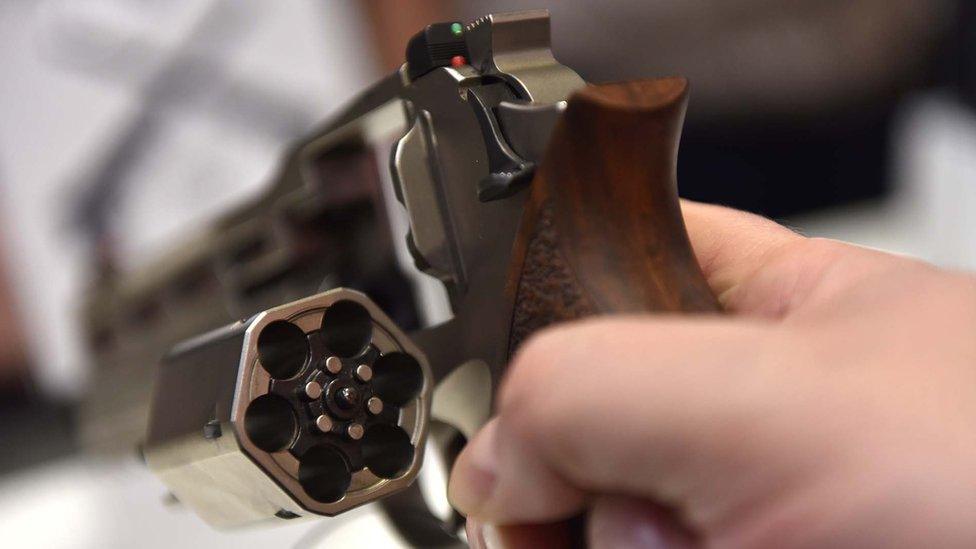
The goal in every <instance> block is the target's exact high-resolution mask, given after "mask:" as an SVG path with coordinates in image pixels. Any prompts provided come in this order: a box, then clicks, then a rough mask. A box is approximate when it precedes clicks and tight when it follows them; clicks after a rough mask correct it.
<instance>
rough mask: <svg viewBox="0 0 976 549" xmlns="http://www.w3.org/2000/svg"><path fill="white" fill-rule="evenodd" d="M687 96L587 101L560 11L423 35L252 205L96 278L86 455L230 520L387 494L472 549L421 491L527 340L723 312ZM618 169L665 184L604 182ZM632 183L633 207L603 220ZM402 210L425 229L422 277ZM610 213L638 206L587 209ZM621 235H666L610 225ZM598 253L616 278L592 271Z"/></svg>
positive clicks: (667, 86) (492, 18) (598, 95)
mask: <svg viewBox="0 0 976 549" xmlns="http://www.w3.org/2000/svg"><path fill="white" fill-rule="evenodd" d="M574 94H576V95H574ZM685 94H686V92H685V83H684V81H683V80H682V79H665V80H658V81H650V82H646V83H643V84H639V85H633V86H629V87H628V86H615V87H614V86H610V87H606V88H599V87H593V88H588V87H587V86H586V84H585V83H584V82H583V80H582V79H581V78H580V77H579V75H577V74H576V73H575V72H574V71H573V70H572V69H570V68H568V67H565V66H563V65H561V64H560V63H559V62H557V61H556V60H555V59H554V58H553V56H552V53H551V50H550V43H549V16H548V13H547V12H545V11H529V12H520V13H508V14H497V15H489V16H486V17H482V18H480V19H478V20H475V21H472V22H470V23H466V24H463V23H460V22H447V23H438V24H433V25H430V26H428V27H427V28H426V29H424V30H423V31H421V32H420V33H419V34H417V35H416V36H415V37H414V38H413V39H412V40H411V41H410V43H409V45H408V47H407V51H406V62H405V63H404V64H403V66H402V67H401V68H400V69H399V70H398V71H397V72H396V73H395V74H392V75H390V76H388V77H387V78H385V79H383V80H382V81H380V82H379V83H377V84H376V85H374V86H373V87H371V88H370V89H368V90H366V91H365V92H364V93H363V94H362V95H361V96H360V97H359V98H358V99H357V100H355V101H354V102H353V103H352V104H351V105H349V106H348V107H347V108H346V109H344V110H343V111H342V112H340V113H339V114H338V115H337V116H336V117H335V118H334V119H333V120H332V121H330V122H328V123H327V124H325V125H324V126H323V127H322V128H321V129H320V130H318V131H316V132H314V133H313V134H312V135H311V136H309V137H308V138H307V139H305V140H303V141H302V142H300V143H298V144H296V145H295V146H294V147H292V148H291V149H290V151H289V153H288V155H287V157H286V159H285V161H284V163H283V165H282V166H281V169H280V170H279V171H278V175H277V178H276V179H275V181H274V184H273V185H271V186H270V187H269V188H268V190H267V192H266V193H264V194H263V195H262V196H260V197H259V198H258V199H257V200H255V201H254V202H253V203H251V204H248V205H246V206H244V207H242V208H240V209H239V210H237V211H235V212H232V213H230V214H229V215H227V216H225V217H223V218H222V219H220V220H219V221H218V222H216V223H215V224H214V225H212V227H211V228H210V229H209V230H207V231H205V232H203V233H202V234H200V235H198V238H196V239H195V240H194V241H193V242H188V243H186V244H184V245H183V246H181V247H180V248H179V249H178V250H175V251H174V253H173V254H172V255H170V256H168V257H166V258H163V259H162V261H161V262H159V263H158V264H156V265H152V266H149V267H148V268H147V269H145V270H144V271H141V272H139V273H135V274H133V275H128V276H125V277H120V276H117V275H115V276H113V275H106V276H104V277H102V278H101V279H100V280H99V281H98V282H97V284H96V286H95V288H94V289H93V292H92V294H91V295H92V298H91V300H90V302H89V305H88V308H87V310H86V320H87V326H88V333H89V336H90V342H91V347H92V349H93V350H94V352H95V353H96V356H97V359H98V363H99V366H98V370H97V374H96V382H95V384H94V385H95V386H96V387H97V389H96V391H95V393H94V394H93V395H92V397H91V398H90V399H89V402H88V404H87V406H86V409H85V415H86V420H85V421H84V423H83V426H84V428H85V439H86V440H87V442H88V444H89V446H91V447H93V448H101V449H108V450H111V449H118V448H125V447H129V446H132V445H137V444H139V445H141V447H142V451H143V454H144V456H145V459H146V462H147V463H148V465H149V467H150V468H151V469H152V470H153V471H154V472H155V473H156V474H157V475H158V476H159V477H160V478H161V479H162V480H163V482H165V483H166V485H167V486H168V487H169V489H170V490H171V491H172V493H173V494H174V495H175V497H176V498H177V499H178V500H179V501H181V502H182V503H184V504H185V505H188V506H189V507H191V508H192V509H193V510H194V511H195V512H197V513H198V514H199V515H200V516H202V517H203V518H204V519H205V520H206V521H207V522H209V523H211V524H212V525H214V526H217V527H231V526H237V525H242V524H246V523H251V522H255V521H261V520H272V521H273V520H288V519H293V518H296V517H300V516H307V515H328V516H332V515H336V514H339V513H341V512H343V511H345V510H347V509H350V508H352V507H356V506H359V505H362V504H365V503H369V502H374V501H380V502H382V504H383V506H384V508H385V509H386V510H387V512H388V514H389V516H390V517H391V519H392V520H393V522H394V524H395V525H396V526H397V528H398V530H399V531H400V532H401V533H402V534H403V535H404V536H405V538H406V539H407V540H408V541H410V542H411V543H413V544H416V545H423V546H434V545H452V544H457V543H459V542H458V537H457V534H458V529H459V527H460V526H461V517H460V516H458V515H457V514H456V513H453V512H449V513H446V514H445V513H437V512H435V511H433V510H432V509H430V505H429V504H428V503H429V502H427V501H426V500H425V499H424V497H423V496H422V494H421V491H420V490H419V488H418V487H417V484H416V483H415V482H414V481H415V479H416V478H417V476H418V473H419V472H420V469H421V466H422V464H423V463H424V455H425V452H427V453H428V454H429V453H430V452H431V451H434V452H437V453H438V454H439V455H441V456H442V457H443V458H444V459H445V460H446V463H447V464H450V462H451V460H452V459H453V456H454V455H456V453H457V452H458V451H459V450H460V448H461V447H462V446H463V444H464V441H465V439H466V437H469V436H470V435H472V434H473V433H474V431H475V430H477V428H478V427H479V426H480V425H481V424H482V423H483V422H484V421H485V420H486V419H487V417H488V415H489V413H490V407H491V403H492V398H493V395H494V389H495V387H496V386H497V383H498V381H499V379H500V377H501V375H502V373H503V370H504V367H505V365H506V363H507V361H508V359H509V356H510V354H511V353H512V352H513V350H514V349H515V347H516V346H517V345H518V343H519V342H520V341H521V340H522V339H524V338H525V337H526V336H528V334H530V333H531V332H532V331H534V330H535V329H537V328H539V327H541V326H543V325H545V324H549V323H552V322H558V321H561V320H568V319H571V318H575V317H579V316H585V315H588V314H599V313H605V312H619V311H637V310H661V309H665V310H714V309H715V308H716V305H715V302H714V299H713V298H711V294H710V293H709V292H708V289H707V286H706V285H705V283H704V280H703V279H702V278H701V274H700V272H699V271H698V268H697V264H695V263H694V259H693V256H691V254H690V252H689V251H688V250H689V248H688V244H687V238H686V236H685V234H684V231H683V225H682V224H681V218H680V212H679V211H678V210H677V207H676V204H677V199H676V194H675V189H674V187H675V183H674V173H673V170H674V157H675V155H676V151H677V140H678V134H679V133H680V127H681V120H682V116H683V113H684V106H685V97H686V95H685ZM571 98H572V99H571ZM621 113H622V114H621ZM618 115H619V116H618ZM604 123H606V124H608V125H607V126H606V127H604V126H603V124H604ZM594 124H596V125H594ZM598 126H599V127H598ZM630 134H633V135H630ZM607 139H614V140H616V139H619V140H620V142H619V144H617V145H616V146H615V147H614V149H613V151H614V152H613V154H611V153H609V152H607V151H609V150H610V149H606V150H603V149H600V141H601V140H607ZM391 143H392V147H391V148H389V149H388V148H386V147H385V146H384V145H386V146H389V145H390V144H391ZM567 147H577V148H579V147H582V148H579V152H578V153H572V154H569V155H567V154H566V148H567ZM594 147H596V148H595V149H594ZM385 150H389V151H390V152H389V153H384V151H385ZM600 150H603V152H599V151H600ZM617 152H620V153H621V154H623V155H624V156H626V158H627V159H629V160H628V162H631V163H634V161H635V160H636V161H637V162H638V163H640V162H643V161H645V160H646V162H647V163H648V164H649V167H648V169H647V170H643V171H639V172H635V173H637V174H638V175H635V176H634V181H632V182H629V183H627V184H626V185H624V184H621V185H616V184H614V182H613V181H608V179H607V178H608V174H611V175H613V176H614V177H619V176H620V174H621V173H625V172H620V171H619V170H617V168H615V167H614V166H616V165H617V164H614V162H619V161H620V160H619V159H617V160H614V159H612V158H611V157H613V156H614V155H615V154H617ZM591 153H594V154H595V153H599V154H596V156H593V157H592V158H589V157H590V156H591ZM628 155H629V156H628ZM642 155H644V156H642ZM377 158H380V159H381V161H379V162H377V160H376V159H377ZM566 170H569V171H566ZM594 170H595V171H594ZM611 172H612V173H611ZM562 179H567V180H569V182H568V183H565V184H564V183H562V181H561V180H562ZM584 180H589V181H590V183H588V184H583V183H580V184H575V183H573V181H584ZM615 185H616V186H615ZM616 189H623V190H626V191H627V193H636V194H627V195H626V196H624V195H621V196H624V198H626V199H625V200H623V202H624V203H623V204H622V205H619V206H614V203H613V202H605V201H604V200H603V198H602V197H604V196H607V197H610V196H612V195H614V193H617V192H618V191H617V190H616ZM628 189H630V190H628ZM621 192H622V191H621ZM384 197H392V198H395V200H396V201H397V202H399V205H397V208H400V207H402V209H403V210H404V211H405V213H406V220H407V225H408V229H409V234H408V235H407V236H406V246H405V247H406V249H407V250H408V251H409V257H410V259H411V260H412V263H413V265H412V266H408V267H409V268H404V266H403V265H402V262H400V263H398V262H397V259H396V252H395V250H396V242H395V239H398V238H400V237H399V236H393V235H392V233H391V229H390V225H391V219H392V218H394V217H396V215H398V213H397V212H395V211H392V210H390V209H388V208H387V206H386V205H387V204H388V203H390V202H392V200H386V199H385V198H384ZM627 197H630V198H632V199H633V200H631V199H629V198H627ZM617 198H618V199H619V198H620V197H617ZM567 200H571V202H567ZM615 200H616V199H615ZM617 202H618V203H619V202H620V200H617ZM604 206H606V207H608V208H618V209H619V213H612V214H611V213H610V212H609V211H605V210H599V211H589V208H603V207H604ZM580 220H583V221H580ZM624 222H628V223H630V222H633V223H636V224H638V225H635V226H639V227H643V226H644V225H647V227H648V228H647V235H649V236H647V237H646V238H644V237H642V236H641V234H643V232H644V229H643V228H640V229H639V230H638V233H641V234H637V235H634V237H633V238H630V237H628V236H626V235H624V236H621V235H620V234H617V233H616V232H614V231H616V230H617V229H614V228H613V226H614V224H615V223H624ZM641 224H644V225H641ZM601 242H606V245H605V246H604V245H602V244H600V243H601ZM594 243H595V244H594ZM615 246H616V247H626V246H643V248H640V249H639V250H638V252H639V253H632V252H633V251H630V252H628V251H627V250H625V249H624V248H620V250H621V251H620V253H619V254H617V253H615V252H614V250H616V249H617V248H615ZM594 250H595V251H597V252H600V253H603V252H606V253H608V254H610V256H608V257H617V258H618V260H616V261H615V262H610V263H607V265H609V266H608V267H605V268H604V267H600V268H596V269H593V268H592V261H591V260H592V258H593V257H596V256H593V253H594ZM648 252H650V255H651V259H650V260H649V261H648V262H646V264H645V263H644V262H643V261H644V260H643V259H641V258H638V260H637V261H631V260H630V259H628V258H630V257H631V256H638V255H645V254H646V253H648ZM658 252H662V253H665V255H663V256H661V255H660V254H658ZM671 252H674V253H673V254H671V255H667V254H669V253H671ZM655 254H657V255H655ZM662 265H663V266H662ZM617 266H620V269H622V270H621V271H620V273H616V271H615V269H616V268H617ZM413 268H415V270H416V273H415V275H413V278H411V275H409V273H407V274H405V273H406V272H407V271H410V270H411V269H413ZM596 271H599V277H603V278H599V277H598V278H594V277H590V276H589V275H588V273H592V272H596ZM615 273H616V276H617V278H616V279H614V278H612V277H613V276H615ZM606 276H610V277H611V278H609V279H606V280H605V279H604V278H605V277H606ZM418 277H419V278H418ZM422 279H426V280H427V284H430V282H431V281H436V284H439V285H440V286H441V287H442V288H443V289H444V290H446V295H447V296H448V300H449V309H450V310H449V315H448V318H447V319H446V320H442V321H440V322H436V323H431V322H429V321H426V322H425V321H424V319H423V315H422V314H421V313H422V307H421V306H420V305H421V304H420V303H419V301H421V299H420V298H419V297H418V291H417V288H418V286H417V283H416V281H417V280H422ZM591 280H592V281H594V282H593V283H592V284H591V282H590V281H591ZM614 280H616V281H618V282H619V284H617V282H614ZM607 287H609V288H611V291H609V293H604V292H603V290H601V288H607ZM418 311H420V312H418ZM585 389H586V388H581V390H585Z"/></svg>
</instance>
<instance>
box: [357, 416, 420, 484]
mask: <svg viewBox="0 0 976 549" xmlns="http://www.w3.org/2000/svg"><path fill="white" fill-rule="evenodd" d="M413 453H414V448H413V445H412V444H410V436H409V435H408V434H407V433H406V431H404V430H403V429H400V428H399V427H393V426H392V425H385V424H382V423H381V424H377V425H373V426H372V427H370V428H369V429H366V435H365V436H364V437H363V461H364V462H365V463H366V467H369V470H370V471H372V472H373V473H374V474H375V475H376V476H378V477H381V478H386V479H393V478H396V477H398V476H400V475H402V474H403V473H404V472H406V470H407V469H409V468H410V464H411V463H413Z"/></svg>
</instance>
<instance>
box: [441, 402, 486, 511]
mask: <svg viewBox="0 0 976 549" xmlns="http://www.w3.org/2000/svg"><path fill="white" fill-rule="evenodd" d="M495 427H496V423H495V421H491V422H489V423H488V425H486V426H485V427H484V428H483V429H482V430H481V432H479V433H478V434H477V435H475V437H474V440H472V441H471V443H470V444H468V446H467V447H466V448H465V449H464V452H462V453H461V456H460V457H459V458H458V460H457V462H456V463H455V465H454V471H453V472H452V473H451V480H450V483H449V485H448V498H449V499H450V500H451V504H452V505H453V506H454V507H455V508H456V509H457V510H458V511H461V512H462V513H464V514H465V515H472V514H477V511H478V510H479V509H481V508H482V507H483V506H484V504H485V502H486V501H487V500H488V498H489V497H490V496H491V493H492V490H494V488H495V470H496V457H495Z"/></svg>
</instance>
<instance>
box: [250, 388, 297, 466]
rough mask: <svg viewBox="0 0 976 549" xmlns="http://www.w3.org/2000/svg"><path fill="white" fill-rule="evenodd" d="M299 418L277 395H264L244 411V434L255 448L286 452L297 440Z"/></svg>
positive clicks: (287, 403) (285, 401)
mask: <svg viewBox="0 0 976 549" xmlns="http://www.w3.org/2000/svg"><path fill="white" fill-rule="evenodd" d="M297 430H298V417H297V416H296V415H295V410H294V408H292V407H291V403H289V402H288V401H287V400H285V399H284V398H282V397H280V396H277V395H262V396H259V397H258V398H256V399H254V400H252V401H251V403H250V404H248V405H247V410H245V411H244V432H245V433H246V434H247V438H249V439H251V442H252V443H254V445H255V446H257V447H258V448H260V449H261V450H264V451H265V452H268V453H271V452H279V451H281V450H284V449H285V448H287V447H288V446H289V445H291V441H292V440H293V439H294V438H295V432H296V431H297Z"/></svg>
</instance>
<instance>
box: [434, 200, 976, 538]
mask: <svg viewBox="0 0 976 549" xmlns="http://www.w3.org/2000/svg"><path fill="white" fill-rule="evenodd" d="M683 210H684V215H685V220H686V224H687V226H688V231H689V234H690V236H691V240H692V245H693V247H694V249H695V252H696V255H697V256H698V260H699V262H700V264H701V266H702V269H703V270H704V272H705V275H706V277H707V278H708V281H709V283H710V285H711V286H712V288H713V289H714V290H715V292H716V294H717V295H718V296H719V299H720V301H721V302H722V304H723V306H724V307H725V308H726V310H727V311H728V313H729V314H728V315H725V316H721V317H716V316H700V317H690V316H646V317H629V318H603V319H593V320H585V321H581V322H577V323H573V324H566V325H562V326H559V327H556V328H553V329H550V330H546V331H544V332H542V333H540V334H539V335H537V336H536V337H534V338H533V339H531V340H530V341H529V342H527V343H526V344H525V345H524V346H523V348H522V349H521V351H520V352H519V353H518V356H517V357H516V358H515V359H514V361H513V362H512V364H511V366H510V369H509V371H508V373H507V376H506V378H505V380H504V381H503V384H502V387H501V388H500V391H499V397H498V400H497V403H496V404H497V410H496V417H495V418H494V419H493V420H492V421H491V422H489V423H488V424H487V425H486V426H485V427H484V428H483V429H482V430H481V432H480V433H479V434H478V435H477V436H476V437H475V438H474V439H473V440H472V441H471V443H470V444H469V445H468V447H467V448H466V449H465V451H464V452H463V453H462V454H461V456H460V457H459V459H458V461H457V463H456V465H455V468H454V471H453V474H452V477H451V483H450V497H451V500H452V502H453V503H454V505H455V506H456V507H457V508H458V509H459V510H460V511H461V512H463V513H465V514H466V515H468V516H469V517H470V519H471V520H470V522H471V523H472V524H474V525H486V524H492V525H510V526H505V527H499V528H494V527H493V528H492V529H491V530H490V532H489V535H488V536H487V537H488V538H489V539H497V538H498V537H501V538H502V539H503V540H504V544H505V546H506V547H520V546H535V547H539V546H542V543H543V541H542V540H549V542H550V543H556V540H558V539H560V536H562V539H563V540H565V538H566V535H567V534H566V532H565V530H563V527H562V526H560V525H558V524H556V525H553V524H549V525H548V526H544V527H543V526H525V525H531V524H542V523H555V522H558V521H561V520H563V519H566V518H568V517H571V516H574V515H577V514H579V513H580V512H582V511H588V527H587V530H588V534H587V537H588V539H589V543H590V546H591V547H686V546H690V547H694V546H708V547H755V548H760V547H762V548H765V547H769V548H794V547H804V548H805V547H852V548H854V547H856V548H863V547H921V546H929V547H976V277H973V276H971V275H967V274H961V273H953V272H948V271H943V270H939V269H936V268H934V267H932V266H929V265H926V264H924V263H921V262H918V261H914V260H911V259H907V258H903V257H898V256H894V255H889V254H885V253H881V252H877V251H872V250H868V249H864V248H859V247H856V246H852V245H847V244H842V243H839V242H833V241H827V240H821V239H808V238H804V237H801V236H799V235H797V234H795V233H793V232H791V231H789V230H787V229H785V228H783V227H781V226H779V225H776V224H774V223H772V222H770V221H767V220H764V219H761V218H758V217H755V216H751V215H748V214H744V213H741V212H736V211H732V210H728V209H724V208H719V207H715V206H706V205H702V204H694V203H685V204H683ZM512 525H522V526H518V527H515V526H512ZM476 530H477V528H476ZM469 531H470V530H469ZM472 535H473V536H474V537H475V538H478V539H476V540H474V541H475V543H476V544H477V543H478V542H479V541H480V539H481V534H480V533H479V532H476V531H475V532H472Z"/></svg>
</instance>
